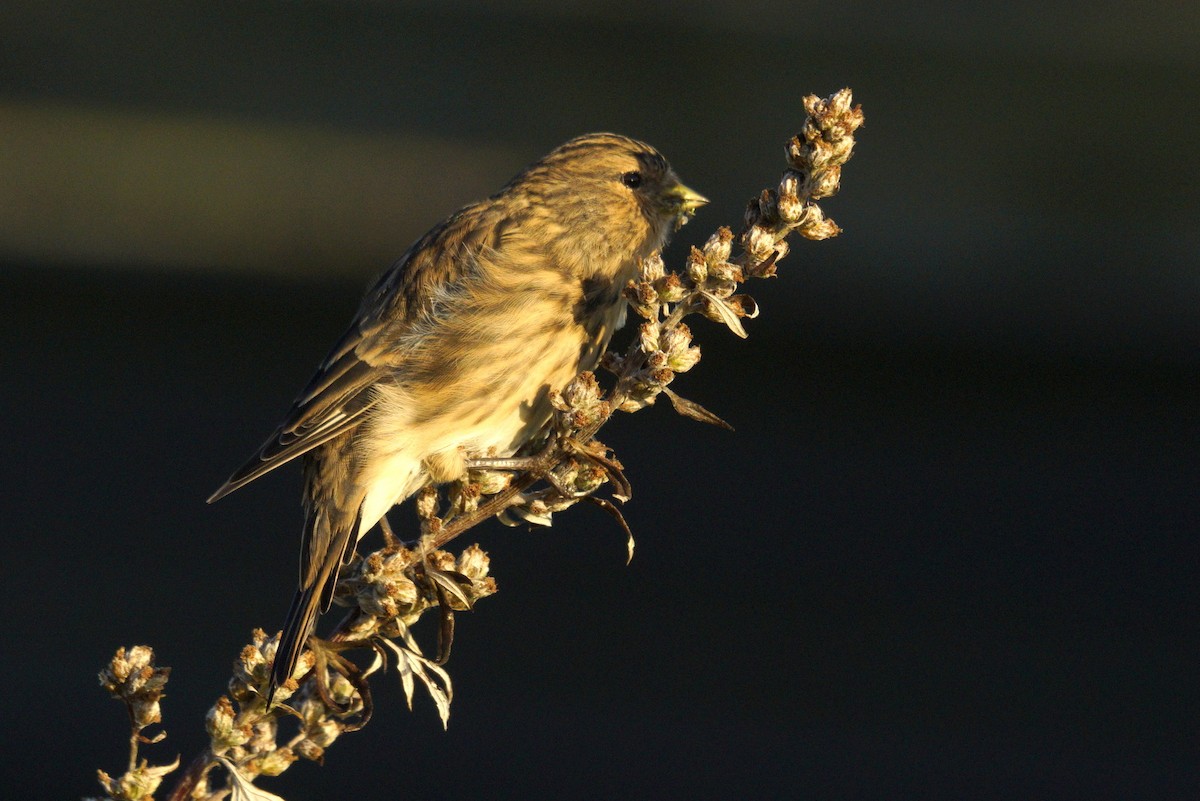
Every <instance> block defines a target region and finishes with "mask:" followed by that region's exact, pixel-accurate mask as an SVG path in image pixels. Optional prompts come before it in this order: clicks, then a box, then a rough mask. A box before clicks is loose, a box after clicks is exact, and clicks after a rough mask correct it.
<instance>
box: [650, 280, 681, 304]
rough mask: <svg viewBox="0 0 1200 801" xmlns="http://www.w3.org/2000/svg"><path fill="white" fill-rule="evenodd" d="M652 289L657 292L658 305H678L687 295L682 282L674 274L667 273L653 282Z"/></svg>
mask: <svg viewBox="0 0 1200 801" xmlns="http://www.w3.org/2000/svg"><path fill="white" fill-rule="evenodd" d="M654 289H655V291H656V292H658V301H659V303H678V302H679V301H681V300H683V299H684V297H685V296H686V295H687V289H685V288H684V286H683V281H681V280H680V279H679V276H678V275H676V274H675V273H667V274H666V275H665V276H663V277H662V278H660V279H658V280H657V281H655V282H654Z"/></svg>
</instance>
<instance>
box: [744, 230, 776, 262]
mask: <svg viewBox="0 0 1200 801" xmlns="http://www.w3.org/2000/svg"><path fill="white" fill-rule="evenodd" d="M742 247H743V248H745V249H746V252H747V253H749V254H750V255H751V256H752V257H753V258H755V259H760V260H761V259H765V258H767V257H768V256H770V255H771V254H772V253H774V252H775V235H774V234H772V233H771V232H770V231H768V230H767V229H765V228H763V227H762V226H758V225H756V226H754V227H753V228H749V229H747V230H746V231H745V233H743V234H742Z"/></svg>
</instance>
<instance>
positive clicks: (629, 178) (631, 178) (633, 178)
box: [621, 170, 642, 189]
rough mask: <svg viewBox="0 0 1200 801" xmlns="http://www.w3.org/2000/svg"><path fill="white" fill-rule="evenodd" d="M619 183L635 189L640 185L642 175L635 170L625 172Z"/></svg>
mask: <svg viewBox="0 0 1200 801" xmlns="http://www.w3.org/2000/svg"><path fill="white" fill-rule="evenodd" d="M621 183H623V184H625V185H626V186H628V187H629V188H630V189H637V188H638V187H639V186H641V185H642V174H641V173H640V172H638V171H637V170H634V171H632V172H627V173H625V174H624V175H622V176H621Z"/></svg>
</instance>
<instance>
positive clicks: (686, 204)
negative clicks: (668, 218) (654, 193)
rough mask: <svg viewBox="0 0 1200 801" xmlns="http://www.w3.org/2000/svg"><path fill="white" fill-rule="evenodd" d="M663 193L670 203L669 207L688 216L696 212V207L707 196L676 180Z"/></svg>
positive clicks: (706, 199) (702, 202)
mask: <svg viewBox="0 0 1200 801" xmlns="http://www.w3.org/2000/svg"><path fill="white" fill-rule="evenodd" d="M665 194H666V197H667V201H668V202H669V203H670V204H671V209H672V210H673V211H674V212H675V213H676V214H682V215H687V216H690V215H692V214H695V213H696V209H698V208H700V207H701V206H703V205H704V204H705V203H707V202H708V198H706V197H705V196H704V195H702V194H700V193H699V192H697V191H696V190H694V189H689V188H688V187H686V186H684V185H683V184H681V183H679V182H678V181H676V182H675V185H674V186H672V187H671V188H670V189H668V190H667V191H666V193H665Z"/></svg>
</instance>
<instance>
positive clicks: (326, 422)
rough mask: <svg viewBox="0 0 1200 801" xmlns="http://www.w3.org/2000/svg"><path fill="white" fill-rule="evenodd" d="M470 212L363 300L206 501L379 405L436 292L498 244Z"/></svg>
mask: <svg viewBox="0 0 1200 801" xmlns="http://www.w3.org/2000/svg"><path fill="white" fill-rule="evenodd" d="M487 216H488V215H487V214H486V212H485V210H484V209H483V208H481V207H480V206H468V207H467V208H465V209H463V210H461V211H459V212H458V213H457V214H455V215H454V216H453V217H451V218H449V219H448V220H446V221H445V222H443V223H442V224H440V225H438V226H437V227H436V228H434V229H433V230H431V231H430V232H429V233H427V234H426V235H425V236H424V237H422V238H421V239H420V240H418V241H417V242H416V243H415V244H414V245H413V246H412V247H411V248H409V249H408V251H407V252H406V253H405V254H404V255H403V256H401V257H400V259H399V260H398V261H397V262H396V263H395V264H394V265H393V266H392V267H391V269H389V270H388V271H387V272H385V273H384V274H383V275H382V276H381V277H380V278H379V280H378V281H377V282H376V283H375V285H374V286H373V287H372V288H371V290H370V291H369V292H368V293H367V296H366V297H365V298H364V299H363V303H362V306H361V307H360V309H359V312H358V315H357V316H356V317H355V320H354V322H353V323H352V324H351V325H350V328H349V329H348V330H347V331H346V333H345V334H344V335H343V336H342V338H341V339H340V340H338V342H337V344H336V345H335V346H334V347H333V349H332V350H331V351H330V352H329V355H328V356H326V357H325V360H324V361H323V362H322V363H321V366H320V367H319V368H318V369H317V372H316V375H314V376H313V377H312V379H311V380H310V381H309V382H308V385H307V386H306V387H305V388H304V390H303V391H302V392H301V393H300V394H299V396H297V398H296V400H295V401H294V402H293V403H292V408H291V409H290V410H289V411H288V413H287V416H286V417H285V418H284V419H283V422H282V423H280V424H279V427H278V428H276V429H275V431H274V433H272V434H271V436H270V437H268V438H267V441H266V442H264V443H263V444H262V446H261V447H260V448H259V449H258V452H257V453H255V454H254V456H252V457H251V458H250V459H249V460H248V461H247V462H246V463H245V464H244V465H242V466H241V467H240V468H238V469H237V470H236V471H234V473H233V475H231V476H230V477H229V480H228V481H226V482H225V483H224V484H223V485H221V487H220V488H219V489H218V490H217V491H216V492H214V493H213V494H212V496H211V497H209V499H208V502H209V503H212V502H213V501H216V500H218V499H220V498H223V497H224V496H226V495H228V494H229V493H231V492H233V491H234V490H236V489H238V488H240V487H244V486H245V485H246V484H249V483H250V482H251V481H253V480H254V479H256V478H258V477H259V476H261V475H263V474H265V473H268V472H270V471H272V470H274V469H275V468H276V467H279V466H280V465H282V464H284V463H286V462H289V461H291V460H292V459H295V458H296V457H297V456H300V455H301V454H304V453H307V452H308V451H310V450H312V449H313V448H316V447H317V446H319V445H321V444H323V443H325V442H328V441H329V440H331V439H333V438H334V437H336V436H338V435H339V434H342V433H345V432H346V431H349V430H350V429H352V428H354V427H356V426H357V425H359V424H360V423H361V422H362V421H363V420H364V419H365V414H366V412H367V411H368V410H369V409H370V408H371V407H372V406H373V405H374V404H375V403H376V402H377V396H376V393H375V392H373V391H372V388H373V387H374V386H375V385H376V384H378V383H379V382H381V381H387V380H390V379H391V377H392V375H393V374H394V372H395V370H396V368H397V367H399V366H400V365H401V364H403V362H404V358H405V353H404V349H403V340H404V336H405V334H406V333H408V331H409V330H410V329H411V327H412V324H413V322H414V321H415V320H416V319H417V318H418V317H419V316H420V314H421V311H422V310H423V309H425V308H428V306H429V305H430V304H431V303H432V299H433V297H434V295H435V293H436V292H437V290H438V288H439V287H443V286H446V285H447V284H453V283H455V282H456V281H458V280H459V279H460V278H461V277H462V274H463V271H464V270H465V269H466V266H465V263H466V262H467V261H468V259H466V258H464V257H463V256H464V253H469V252H472V251H474V252H478V249H481V248H484V247H491V246H493V245H494V244H495V242H497V241H498V237H499V236H500V235H501V232H502V230H503V228H504V225H503V224H502V223H500V221H498V220H488V219H483V218H486V217H487Z"/></svg>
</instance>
